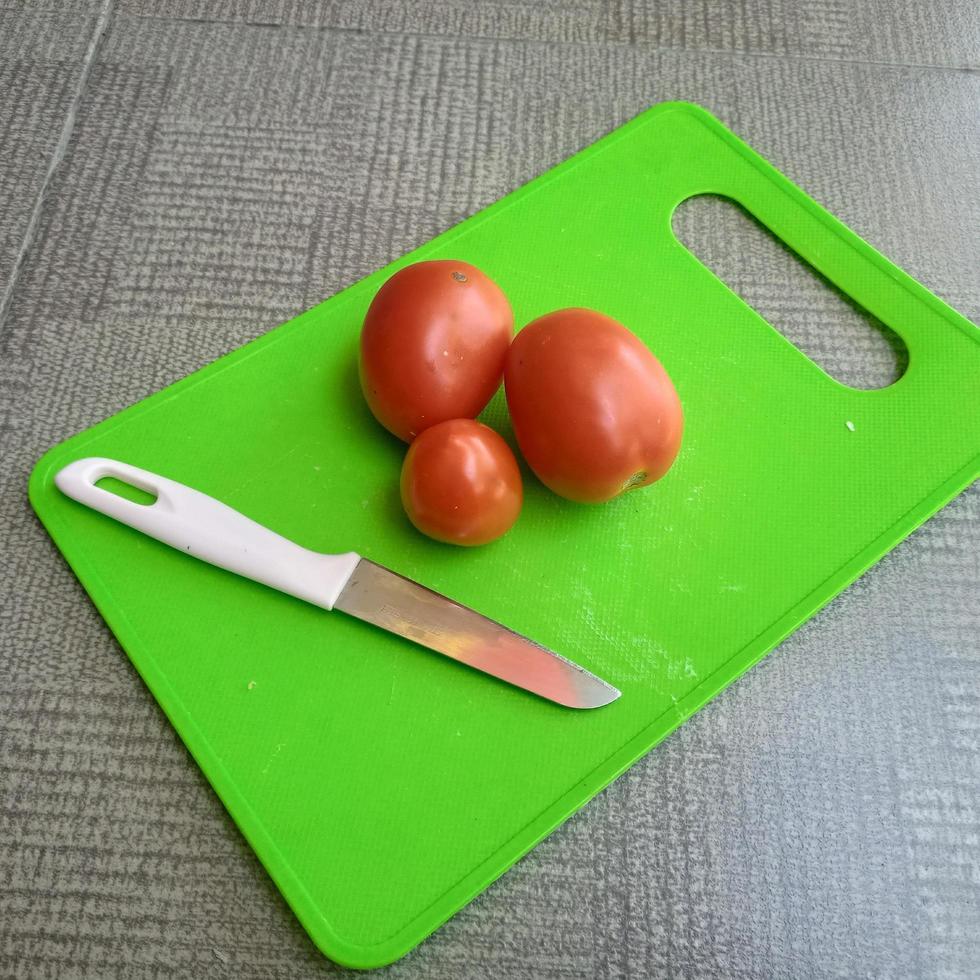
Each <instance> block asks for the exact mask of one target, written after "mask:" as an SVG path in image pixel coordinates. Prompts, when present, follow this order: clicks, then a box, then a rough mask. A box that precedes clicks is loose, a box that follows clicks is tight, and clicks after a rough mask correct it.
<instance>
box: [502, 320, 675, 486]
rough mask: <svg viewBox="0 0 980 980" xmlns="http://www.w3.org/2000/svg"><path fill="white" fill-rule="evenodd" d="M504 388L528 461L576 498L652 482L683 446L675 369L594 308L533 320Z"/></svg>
mask: <svg viewBox="0 0 980 980" xmlns="http://www.w3.org/2000/svg"><path fill="white" fill-rule="evenodd" d="M504 385H505V388H506V391H507V405H508V407H509V408H510V416H511V419H512V420H513V423H514V434H515V435H516V436H517V442H518V445H519V446H520V447H521V452H522V453H523V454H524V458H525V459H526V460H527V462H528V465H529V466H530V467H531V469H532V470H534V472H535V474H536V475H537V476H538V478H539V479H540V480H541V482H542V483H544V484H545V485H546V486H548V487H550V488H551V489H552V490H554V491H555V493H557V494H560V495H561V496H562V497H567V498H568V499H569V500H577V501H580V502H582V503H599V502H600V501H603V500H610V499H611V498H613V497H615V496H618V495H619V494H620V493H622V492H623V491H625V490H632V489H633V488H634V487H642V486H646V485H647V484H649V483H653V481H654V480H659V479H660V477H662V476H663V475H664V474H665V473H666V472H667V470H668V469H669V468H670V465H671V463H673V462H674V458H675V457H676V456H677V452H678V450H679V449H680V444H681V433H682V431H683V428H684V417H683V413H682V411H681V403H680V399H679V398H678V397H677V392H676V391H675V390H674V385H673V383H672V382H671V380H670V378H669V377H668V375H667V372H666V371H665V370H664V369H663V367H662V366H661V364H660V362H659V361H658V360H657V359H656V358H655V357H654V356H653V354H651V353H650V351H649V350H648V349H647V348H646V347H645V346H644V344H643V343H642V342H641V341H640V340H639V338H637V337H636V336H634V335H633V334H632V333H630V332H629V330H627V329H626V327H624V326H623V325H622V324H621V323H618V322H617V321H616V320H613V319H612V318H611V317H608V316H605V315H604V314H602V313H596V312H595V311H594V310H583V309H572V310H558V311H557V312H555V313H549V314H547V315H546V316H543V317H540V318H539V319H537V320H535V321H534V322H533V323H530V324H528V325H527V326H526V327H525V328H524V329H523V330H521V331H520V333H518V335H517V337H516V338H515V339H514V342H513V344H511V347H510V351H509V352H508V354H507V364H506V367H505V369H504Z"/></svg>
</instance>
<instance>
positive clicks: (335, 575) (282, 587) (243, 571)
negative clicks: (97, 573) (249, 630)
mask: <svg viewBox="0 0 980 980" xmlns="http://www.w3.org/2000/svg"><path fill="white" fill-rule="evenodd" d="M107 476H111V477H114V478H115V479H117V480H121V481H122V482H123V483H128V484H130V485H131V486H134V487H137V488H139V489H140V490H145V491H146V492H147V493H151V494H153V495H154V496H155V497H156V500H155V501H153V503H150V504H137V503H133V501H131V500H126V499H125V498H123V497H120V496H119V495H118V494H115V493H112V492H111V491H109V490H103V489H102V488H101V487H98V486H96V483H98V481H99V480H101V479H103V478H104V477H107ZM54 482H55V484H56V485H57V486H58V489H59V490H61V492H62V493H64V494H66V495H67V496H69V497H71V498H73V499H74V500H77V501H78V502H79V503H82V504H85V505H86V506H87V507H91V508H92V509H93V510H97V511H99V512H100V513H102V514H106V515H107V516H108V517H113V518H115V519H116V520H117V521H120V522H121V523H123V524H128V525H129V526H130V527H132V528H135V529H136V530H137V531H142V532H143V533H144V534H147V535H149V536H150V537H151V538H156V539H157V541H162V542H164V544H169V545H170V546H171V547H172V548H176V549H177V550H178V551H183V552H185V553H186V554H189V555H193V556H194V557H195V558H199V559H201V560H202V561H206V562H209V563H210V564H212V565H217V566H218V567H219V568H225V569H227V570H228V571H229V572H235V573H236V574H238V575H244V576H245V577H246V578H250V579H254V580H255V581H256V582H262V583H263V584H264V585H269V586H271V587H272V588H274V589H278V590H279V591H280V592H287V593H289V595H294V596H296V597H297V598H299V599H305V600H306V601H307V602H312V603H313V604H314V605H317V606H322V607H323V608H324V609H333V606H334V603H335V602H336V601H337V597H338V596H339V595H340V593H341V592H342V591H343V588H344V586H345V585H346V584H347V581H348V579H349V578H350V577H351V574H352V573H353V571H354V567H355V566H356V565H357V563H358V561H360V556H359V555H357V554H355V553H354V552H348V553H346V554H343V555H324V554H320V553H319V552H316V551H309V550H307V549H306V548H301V547H300V546H299V545H298V544H295V543H294V542H292V541H289V540H288V539H287V538H284V537H281V536H280V535H278V534H276V533H275V532H273V531H270V530H269V529H268V528H266V527H263V526H262V525H261V524H256V523H255V521H252V520H249V519H248V518H247V517H245V516H244V515H243V514H239V513H238V511H237V510H232V508H231V507H228V506H226V505H225V504H222V503H220V502H219V501H217V500H215V499H214V498H213V497H209V496H208V495H207V494H205V493H200V492H199V491H197V490H192V489H191V488H190V487H185V486H184V485H183V484H182V483H175V482H174V481H173V480H168V479H166V478H165V477H162V476H157V475H156V474H154V473H148V472H147V471H146V470H141V469H138V468H137V467H135V466H129V465H128V464H126V463H120V462H117V461H116V460H114V459H100V458H98V457H90V458H88V459H80V460H77V461H76V462H74V463H70V464H69V465H68V466H66V467H65V468H64V469H63V470H61V471H60V472H59V473H58V474H57V475H56V476H55V478H54Z"/></svg>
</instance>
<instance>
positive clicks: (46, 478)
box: [27, 439, 73, 519]
mask: <svg viewBox="0 0 980 980" xmlns="http://www.w3.org/2000/svg"><path fill="white" fill-rule="evenodd" d="M72 441H73V439H67V440H65V441H64V442H59V443H57V444H56V445H54V446H52V447H51V448H50V449H49V450H48V451H47V452H45V453H44V455H43V456H41V457H40V459H38V460H37V462H36V463H35V464H34V466H33V467H32V468H31V472H30V474H29V475H28V478H27V499H28V500H29V501H30V504H31V507H32V508H33V509H34V513H35V514H37V515H38V517H40V518H42V519H43V516H44V514H45V512H46V511H47V508H48V505H49V503H50V499H51V496H50V488H51V486H52V485H53V484H52V481H53V474H54V472H55V471H56V470H58V469H60V466H61V464H62V462H63V461H64V459H65V456H66V447H67V446H68V445H69V443H71V442H72Z"/></svg>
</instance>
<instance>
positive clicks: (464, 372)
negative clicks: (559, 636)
mask: <svg viewBox="0 0 980 980" xmlns="http://www.w3.org/2000/svg"><path fill="white" fill-rule="evenodd" d="M513 335H514V314H513V312H512V311H511V308H510V304H509V303H508V302H507V297H506V296H504V294H503V292H502V291H501V289H500V287H499V286H498V285H497V284H496V283H495V282H494V281H493V280H492V279H489V278H488V277H487V276H485V275H484V274H483V273H482V272H480V270H479V269H477V268H474V267H473V266H472V265H467V264H466V263H465V262H456V261H454V260H448V259H445V260H442V259H440V260H438V261H433V262H416V263H415V264H414V265H409V266H406V267H405V268H404V269H401V270H399V271H398V272H396V273H395V274H394V275H393V276H392V277H391V278H390V279H389V280H388V281H387V282H386V283H385V284H384V285H383V286H382V287H381V289H379V290H378V294H377V295H376V296H375V297H374V300H373V301H372V302H371V306H370V307H369V308H368V311H367V315H366V316H365V318H364V328H363V330H362V331H361V358H360V370H361V388H362V389H363V391H364V397H365V398H366V399H367V403H368V406H369V407H370V409H371V411H372V412H373V413H374V416H375V418H377V420H378V421H379V422H380V423H381V424H382V425H383V426H384V427H385V428H386V429H388V430H389V431H391V432H393V433H394V434H395V435H396V436H398V437H399V438H400V439H404V440H405V441H406V442H411V441H412V439H414V438H415V436H417V435H418V434H419V433H420V432H422V431H423V430H424V429H427V428H429V426H432V425H436V424H437V423H439V422H445V421H447V420H449V419H457V418H476V416H477V415H479V414H480V412H482V411H483V409H484V408H485V407H486V404H487V402H488V401H490V399H491V397H492V396H493V393H494V392H495V391H496V390H497V388H499V387H500V379H501V376H502V375H503V372H504V358H505V357H506V355H507V348H508V346H509V345H510V342H511V338H512V337H513Z"/></svg>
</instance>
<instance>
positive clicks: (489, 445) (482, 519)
mask: <svg viewBox="0 0 980 980" xmlns="http://www.w3.org/2000/svg"><path fill="white" fill-rule="evenodd" d="M401 492H402V504H403V506H404V507H405V513H406V514H408V517H409V520H411V522H412V523H413V524H414V525H415V526H416V527H417V528H418V529H419V530H420V531H421V532H422V533H423V534H427V535H428V536H429V537H430V538H435V539H436V540H437V541H446V542H448V543H449V544H464V545H475V544H486V543H487V542H488V541H493V540H494V539H496V538H499V537H500V536H501V535H502V534H504V533H505V532H507V531H509V530H510V528H511V527H512V525H513V524H514V521H516V520H517V515H518V514H519V513H520V512H521V503H522V501H523V499H524V491H523V488H522V487H521V472H520V470H519V469H518V467H517V460H516V459H514V454H513V453H512V452H511V451H510V447H509V446H508V445H507V443H506V442H504V440H503V439H501V437H500V436H499V435H497V433H496V432H494V431H493V429H488V428H487V427H486V426H485V425H483V424H481V423H480V422H475V421H474V420H473V419H453V420H452V421H449V422H440V423H439V424H438V425H434V426H432V427H431V428H429V429H426V430H425V432H423V433H422V434H421V435H420V436H418V437H417V438H416V439H415V441H414V442H413V443H412V445H411V446H410V447H409V449H408V453H407V454H406V456H405V463H404V465H403V466H402V480H401Z"/></svg>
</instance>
